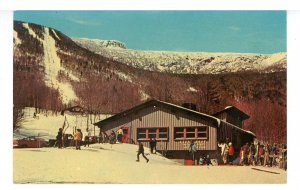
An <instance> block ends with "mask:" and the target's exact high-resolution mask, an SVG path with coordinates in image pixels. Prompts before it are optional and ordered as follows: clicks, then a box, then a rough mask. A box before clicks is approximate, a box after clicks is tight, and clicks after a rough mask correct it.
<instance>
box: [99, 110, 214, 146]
mask: <svg viewBox="0 0 300 190" xmlns="http://www.w3.org/2000/svg"><path fill="white" fill-rule="evenodd" d="M197 126H207V127H208V139H207V140H195V143H196V144H197V145H198V149H199V150H216V149H217V129H216V128H215V127H213V126H211V124H210V123H209V122H208V121H205V120H203V119H201V118H198V117H195V116H190V115H188V114H185V113H182V112H179V111H177V110H174V111H171V110H169V109H166V108H163V107H148V108H144V109H143V110H140V111H139V112H136V113H133V114H130V115H129V116H128V117H123V118H121V119H118V120H116V121H113V122H110V124H109V125H105V126H102V128H101V130H102V131H105V132H106V133H107V134H110V133H111V131H112V130H114V131H117V130H118V129H119V128H121V127H129V128H130V129H131V138H132V139H133V141H134V142H137V134H136V132H137V128H150V127H155V128H160V127H167V128H168V130H169V138H168V141H157V150H187V146H188V143H189V142H188V141H178V140H175V141H174V127H197ZM144 144H145V146H149V143H148V142H145V143H144Z"/></svg>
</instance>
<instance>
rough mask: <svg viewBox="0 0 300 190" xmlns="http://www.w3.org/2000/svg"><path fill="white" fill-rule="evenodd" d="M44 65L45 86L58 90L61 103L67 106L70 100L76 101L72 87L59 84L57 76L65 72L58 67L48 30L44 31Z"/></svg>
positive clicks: (58, 59)
mask: <svg viewBox="0 0 300 190" xmlns="http://www.w3.org/2000/svg"><path fill="white" fill-rule="evenodd" d="M42 42H43V47H44V64H45V74H46V84H47V86H49V87H52V88H55V89H58V91H59V93H60V95H61V97H62V102H63V103H65V104H67V103H69V102H70V101H72V100H77V99H78V97H77V96H76V94H75V92H74V90H73V88H72V86H71V85H70V84H69V83H65V82H59V81H58V80H57V76H58V74H59V72H60V71H62V70H65V69H64V68H62V67H61V65H60V58H59V57H58V55H57V53H56V46H55V40H54V39H53V38H52V37H51V36H50V34H49V28H45V30H44V40H43V41H42Z"/></svg>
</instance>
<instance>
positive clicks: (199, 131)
mask: <svg viewBox="0 0 300 190" xmlns="http://www.w3.org/2000/svg"><path fill="white" fill-rule="evenodd" d="M174 139H175V140H184V139H205V140H207V139H208V127H207V126H201V127H174Z"/></svg>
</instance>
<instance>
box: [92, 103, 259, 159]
mask: <svg viewBox="0 0 300 190" xmlns="http://www.w3.org/2000/svg"><path fill="white" fill-rule="evenodd" d="M248 118H249V116H248V115H247V114H245V113H243V112H242V111H241V110H239V109H237V108H236V107H233V106H230V107H226V108H225V109H224V110H222V111H220V112H218V113H215V114H213V115H207V114H204V113H200V112H198V111H195V110H192V109H188V108H185V107H182V106H178V105H175V104H171V103H167V102H163V101H158V100H150V101H147V102H145V103H142V104H140V105H138V106H135V107H133V108H131V109H128V110H126V111H123V112H121V113H118V114H116V115H114V116H112V117H109V118H107V119H104V120H101V121H99V122H97V123H95V124H94V125H96V126H98V127H99V128H100V130H101V132H103V133H105V134H107V135H109V134H111V132H112V130H113V131H117V130H118V129H120V128H122V129H123V142H124V143H137V142H138V141H142V142H143V143H144V145H145V146H149V140H150V138H155V139H156V141H157V146H156V147H157V150H158V151H159V152H161V153H163V154H165V155H166V156H168V157H170V158H184V157H185V155H186V153H187V150H188V146H189V143H190V141H191V140H193V141H194V142H195V143H196V144H197V147H198V150H199V152H200V154H203V155H210V157H211V158H214V157H215V158H216V157H217V156H218V154H219V153H218V143H219V142H222V141H226V140H227V141H230V142H232V143H233V145H234V147H235V149H236V150H237V151H238V149H239V148H240V147H241V146H242V145H244V144H245V143H246V142H251V141H253V140H254V138H255V134H254V133H252V132H250V131H246V130H244V129H242V125H243V121H244V120H246V119H248Z"/></svg>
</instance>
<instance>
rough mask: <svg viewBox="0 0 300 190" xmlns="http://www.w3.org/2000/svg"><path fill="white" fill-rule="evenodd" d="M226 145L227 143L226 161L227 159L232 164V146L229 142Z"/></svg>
mask: <svg viewBox="0 0 300 190" xmlns="http://www.w3.org/2000/svg"><path fill="white" fill-rule="evenodd" d="M228 145H229V148H228V161H229V164H232V161H233V155H234V148H233V145H232V143H231V142H230V143H229V144H228Z"/></svg>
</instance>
